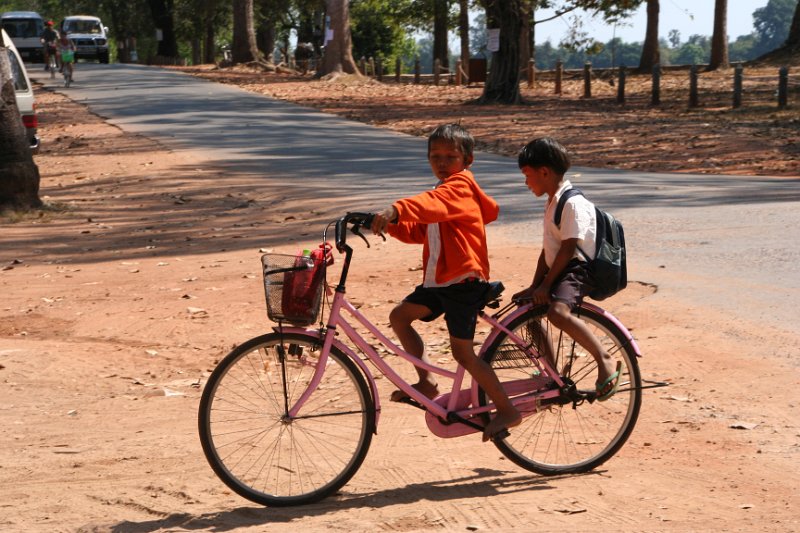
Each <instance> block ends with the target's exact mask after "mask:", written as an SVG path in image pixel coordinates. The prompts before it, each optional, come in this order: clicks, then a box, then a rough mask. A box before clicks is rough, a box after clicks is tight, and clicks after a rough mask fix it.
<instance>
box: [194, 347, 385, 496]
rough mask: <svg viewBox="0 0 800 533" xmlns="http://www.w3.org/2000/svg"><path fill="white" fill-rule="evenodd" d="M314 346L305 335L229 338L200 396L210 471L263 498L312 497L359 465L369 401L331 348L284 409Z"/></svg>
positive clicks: (367, 435) (370, 419)
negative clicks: (236, 343) (319, 371)
mask: <svg viewBox="0 0 800 533" xmlns="http://www.w3.org/2000/svg"><path fill="white" fill-rule="evenodd" d="M290 345H291V346H292V349H291V350H287V347H288V346H290ZM279 346H283V349H284V351H285V353H286V355H285V357H284V360H283V363H281V362H280V357H279ZM320 349H321V348H320V346H319V343H318V342H317V340H316V339H315V338H314V337H311V336H306V335H297V334H291V335H283V336H279V335H276V334H270V335H265V336H263V337H260V338H258V339H254V340H253V341H249V342H248V343H245V344H244V345H242V346H240V347H238V348H236V349H235V350H234V351H233V352H231V354H229V355H228V356H227V357H226V358H225V359H224V360H223V361H222V362H221V363H220V365H219V366H218V367H217V369H215V371H214V373H213V374H212V376H211V377H210V378H209V382H208V384H207V385H206V388H205V390H204V391H203V397H202V398H201V404H200V416H199V427H200V434H201V442H202V444H203V450H204V452H205V453H206V457H207V458H208V460H209V463H210V464H211V466H212V467H213V468H214V471H215V472H216V473H217V475H218V476H219V477H220V478H221V479H222V480H223V481H224V482H225V483H226V484H227V485H228V486H229V487H231V488H232V489H233V490H234V491H236V492H237V493H239V494H241V495H242V496H244V497H245V498H249V499H251V500H252V501H256V502H259V503H264V504H266V505H289V504H299V503H308V502H311V501H316V500H319V499H321V498H323V497H325V496H326V495H328V494H330V493H332V492H334V491H335V490H337V489H338V488H339V487H341V486H342V485H343V484H344V483H346V482H347V480H348V479H350V477H352V476H353V474H355V472H356V470H357V469H358V467H359V466H360V465H361V462H362V461H363V459H364V456H365V455H366V452H367V449H368V448H369V443H370V441H371V438H372V434H373V432H374V421H375V420H374V408H373V406H372V405H373V404H372V398H371V395H370V393H369V389H368V387H367V385H366V383H365V382H364V379H363V377H362V376H361V374H360V373H359V371H358V369H357V367H356V366H355V365H354V364H353V363H352V362H351V361H349V360H348V359H347V357H346V356H344V355H343V354H341V353H340V352H337V351H335V350H332V351H331V353H330V354H329V355H328V359H327V363H326V365H325V368H324V369H323V370H324V374H323V375H322V376H321V379H320V381H319V383H318V385H317V386H316V388H315V389H314V390H313V391H312V392H311V394H310V395H309V396H308V397H307V398H306V399H305V400H304V403H303V404H302V405H301V406H299V407H300V409H299V412H298V413H297V416H295V417H289V416H288V415H287V411H286V408H287V406H288V407H289V408H292V407H293V406H294V405H295V403H296V402H297V401H298V400H299V399H300V398H301V397H303V395H304V394H305V393H306V389H307V387H309V386H310V384H311V381H312V379H314V374H315V372H316V368H317V365H318V364H319V358H318V357H317V356H316V355H315V354H318V353H319V350H320ZM290 352H292V353H290Z"/></svg>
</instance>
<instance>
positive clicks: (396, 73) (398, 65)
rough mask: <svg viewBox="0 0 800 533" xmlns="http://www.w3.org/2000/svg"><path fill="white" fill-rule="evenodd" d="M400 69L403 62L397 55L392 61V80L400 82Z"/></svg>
mask: <svg viewBox="0 0 800 533" xmlns="http://www.w3.org/2000/svg"><path fill="white" fill-rule="evenodd" d="M402 70H403V62H402V61H400V58H399V57H398V58H397V59H396V60H395V61H394V81H395V82H396V83H400V72H401V71H402Z"/></svg>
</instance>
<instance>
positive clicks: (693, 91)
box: [689, 65, 699, 107]
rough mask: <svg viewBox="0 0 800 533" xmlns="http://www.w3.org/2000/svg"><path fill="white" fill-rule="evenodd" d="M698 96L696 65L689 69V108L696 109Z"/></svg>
mask: <svg viewBox="0 0 800 533" xmlns="http://www.w3.org/2000/svg"><path fill="white" fill-rule="evenodd" d="M698 104H699V96H698V94H697V65H692V66H691V68H689V107H697V106H698Z"/></svg>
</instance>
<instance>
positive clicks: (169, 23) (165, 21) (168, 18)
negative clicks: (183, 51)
mask: <svg viewBox="0 0 800 533" xmlns="http://www.w3.org/2000/svg"><path fill="white" fill-rule="evenodd" d="M148 3H149V4H150V13H151V14H152V15H153V23H154V24H155V26H156V28H157V29H159V30H161V40H160V41H158V50H157V52H156V53H157V54H158V55H160V56H162V57H178V41H177V40H176V38H175V21H174V20H173V19H172V14H173V13H174V12H175V5H174V1H173V0H148Z"/></svg>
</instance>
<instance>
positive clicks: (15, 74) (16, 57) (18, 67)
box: [0, 29, 39, 154]
mask: <svg viewBox="0 0 800 533" xmlns="http://www.w3.org/2000/svg"><path fill="white" fill-rule="evenodd" d="M0 39H2V41H3V46H5V47H6V50H7V51H8V60H9V62H10V63H11V78H12V79H13V80H14V95H15V96H16V98H17V108H19V114H20V115H21V118H22V123H23V124H24V125H25V130H26V132H27V134H28V142H29V143H30V145H31V150H32V151H33V153H34V154H36V153H38V152H39V136H38V135H37V134H36V129H37V127H38V126H39V120H38V118H37V117H36V101H35V99H34V96H33V86H32V85H31V81H30V79H29V78H28V72H27V71H26V70H25V64H24V63H23V62H22V58H21V57H20V54H19V52H17V49H16V48H15V47H14V42H13V41H12V40H11V38H10V37H9V36H8V34H7V33H6V30H5V29H0Z"/></svg>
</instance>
